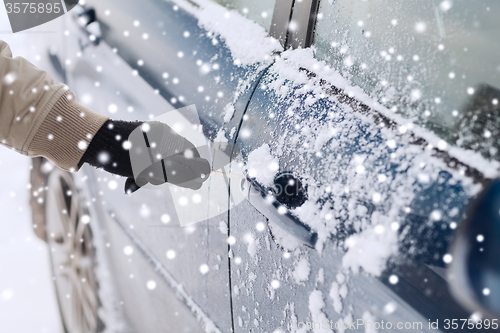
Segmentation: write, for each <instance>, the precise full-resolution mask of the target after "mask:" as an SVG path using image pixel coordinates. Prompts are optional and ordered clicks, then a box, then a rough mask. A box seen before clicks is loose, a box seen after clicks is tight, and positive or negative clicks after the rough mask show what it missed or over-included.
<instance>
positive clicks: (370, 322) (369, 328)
mask: <svg viewBox="0 0 500 333" xmlns="http://www.w3.org/2000/svg"><path fill="white" fill-rule="evenodd" d="M362 318H363V320H364V326H365V333H377V332H378V331H377V330H376V329H375V322H376V320H375V317H374V316H373V315H372V314H371V313H370V312H369V311H365V312H363V317H362Z"/></svg>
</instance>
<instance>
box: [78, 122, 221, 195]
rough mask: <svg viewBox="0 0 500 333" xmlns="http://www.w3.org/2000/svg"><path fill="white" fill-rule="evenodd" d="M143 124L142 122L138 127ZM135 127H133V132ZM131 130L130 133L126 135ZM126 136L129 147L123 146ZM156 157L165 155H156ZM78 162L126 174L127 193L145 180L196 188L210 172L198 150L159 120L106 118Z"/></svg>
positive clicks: (133, 190) (143, 183)
mask: <svg viewBox="0 0 500 333" xmlns="http://www.w3.org/2000/svg"><path fill="white" fill-rule="evenodd" d="M143 124H145V125H144V126H142V125H143ZM139 126H141V128H138V127H139ZM135 129H137V130H136V131H134V130H135ZM144 129H149V131H144ZM132 133H134V134H133V135H132V137H130V135H131V134H132ZM138 134H139V135H138ZM129 137H130V141H131V142H132V147H131V148H130V147H129V146H127V145H126V144H125V145H124V143H126V142H127V140H128V139H129ZM140 141H142V142H140ZM127 143H128V142H127ZM141 147H142V148H143V150H142V152H141V151H139V152H137V148H141ZM129 148H130V150H129ZM131 152H132V159H133V160H134V161H135V162H134V168H135V169H136V177H134V172H133V167H132V163H131V154H130V153H131ZM153 154H154V155H153ZM153 156H154V157H155V160H154V161H153V160H152V157H153ZM160 156H165V158H159V157H160ZM82 163H88V164H90V165H92V166H94V167H97V168H101V169H104V170H106V171H107V172H110V173H113V174H117V175H120V176H123V177H127V181H126V182H125V193H127V194H130V193H132V192H135V191H136V190H138V189H139V188H140V187H142V186H144V185H146V184H147V183H151V184H153V185H160V184H163V183H165V182H169V183H172V184H176V185H178V186H182V187H186V188H191V189H199V188H200V187H201V186H202V183H203V182H204V181H205V180H207V179H208V177H209V175H210V171H211V168H210V164H209V162H208V161H207V160H206V159H204V158H200V154H199V152H198V150H197V149H196V148H195V147H194V145H193V144H192V143H191V142H189V141H188V140H187V139H185V138H183V137H182V136H180V135H178V134H177V133H176V132H175V131H173V130H172V129H171V128H170V127H169V126H167V125H165V124H163V123H160V122H148V123H143V122H140V121H136V122H126V121H119V120H118V121H116V120H108V121H106V122H105V123H104V124H103V126H102V127H101V128H100V129H99V131H98V132H97V133H96V135H95V136H94V138H93V139H92V141H91V142H90V145H89V147H88V148H87V150H86V152H85V154H84V155H83V157H82V159H81V160H80V164H82ZM141 165H142V167H141Z"/></svg>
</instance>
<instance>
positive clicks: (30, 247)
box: [0, 1, 63, 333]
mask: <svg viewBox="0 0 500 333" xmlns="http://www.w3.org/2000/svg"><path fill="white" fill-rule="evenodd" d="M62 20H63V18H62V17H61V18H59V19H56V20H55V21H52V22H49V23H47V24H44V25H41V26H38V27H35V28H32V29H30V30H28V31H26V32H20V33H16V34H13V33H12V32H11V28H10V24H9V20H8V18H7V13H6V11H5V6H4V4H3V1H1V4H0V40H3V41H5V42H7V43H8V44H9V45H10V47H11V49H12V53H13V55H14V56H22V57H24V58H26V59H28V60H29V61H31V62H32V63H33V64H35V65H36V66H37V67H40V68H42V69H44V70H47V69H49V68H51V67H50V66H48V56H47V54H46V52H42V51H41V50H42V47H41V46H42V45H43V43H44V41H47V39H55V38H61V36H62V33H63V29H62ZM30 165H31V160H30V158H28V157H26V156H22V155H20V154H18V153H16V152H13V151H11V150H9V149H7V148H5V147H3V146H2V147H0V173H1V176H0V216H1V218H0V331H1V332H9V333H26V332H30V333H38V332H43V333H62V332H63V329H62V327H61V324H60V319H59V310H58V309H57V300H56V297H55V291H54V287H53V283H52V277H51V273H50V268H49V267H50V265H49V255H48V248H47V244H46V243H44V242H43V241H41V240H40V239H38V238H37V237H36V236H35V234H34V232H33V229H32V222H31V210H30V206H29V168H30Z"/></svg>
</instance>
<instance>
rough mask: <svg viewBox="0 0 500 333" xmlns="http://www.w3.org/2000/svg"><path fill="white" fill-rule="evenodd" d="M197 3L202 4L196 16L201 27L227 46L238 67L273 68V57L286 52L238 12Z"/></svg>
mask: <svg viewBox="0 0 500 333" xmlns="http://www.w3.org/2000/svg"><path fill="white" fill-rule="evenodd" d="M196 2H197V3H198V4H200V9H199V10H198V11H196V14H195V15H196V16H197V17H198V20H199V24H200V25H201V26H202V27H203V28H205V29H206V30H208V31H210V32H212V33H214V35H215V36H219V37H220V38H221V39H222V40H223V41H224V42H225V43H226V45H227V47H228V48H229V50H230V51H231V55H232V57H233V60H234V64H235V65H238V66H249V65H254V64H258V63H263V64H270V63H271V61H272V58H271V57H270V55H271V54H273V53H274V52H277V51H282V50H283V48H282V47H281V44H280V43H279V42H278V40H276V39H274V38H271V37H268V35H267V31H266V30H265V29H264V28H263V27H262V26H260V25H259V24H257V23H255V22H252V21H251V20H249V19H247V18H245V17H243V16H242V15H240V14H239V13H238V12H237V11H234V10H228V9H226V8H224V7H222V6H220V5H217V4H215V3H212V2H211V1H208V0H197V1H196ZM214 38H215V37H214Z"/></svg>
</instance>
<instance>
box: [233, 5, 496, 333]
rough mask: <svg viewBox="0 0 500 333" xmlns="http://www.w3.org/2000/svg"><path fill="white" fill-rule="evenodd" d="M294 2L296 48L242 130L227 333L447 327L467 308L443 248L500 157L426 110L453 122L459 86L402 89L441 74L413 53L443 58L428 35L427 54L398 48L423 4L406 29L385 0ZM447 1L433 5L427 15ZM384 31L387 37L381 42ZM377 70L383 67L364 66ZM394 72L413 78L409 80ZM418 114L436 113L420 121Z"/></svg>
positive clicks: (254, 102) (404, 10) (263, 88)
mask: <svg viewBox="0 0 500 333" xmlns="http://www.w3.org/2000/svg"><path fill="white" fill-rule="evenodd" d="M400 3H401V4H402V3H408V5H415V6H416V5H417V4H416V2H412V1H400ZM302 5H303V6H305V7H304V8H307V10H309V12H307V11H306V12H304V11H300V12H296V11H295V8H294V10H293V13H292V15H291V20H290V22H292V23H291V24H294V27H295V28H294V29H293V30H292V31H293V32H289V34H288V37H287V38H286V40H287V41H288V42H287V45H289V46H291V47H293V46H295V47H300V48H299V49H296V50H288V51H287V52H285V53H283V54H282V55H281V57H278V58H277V59H276V62H275V64H274V65H273V66H271V67H270V68H269V69H268V71H267V72H266V74H265V75H264V76H263V78H262V80H261V82H260V83H259V88H258V89H257V90H256V92H255V93H254V95H253V96H252V99H251V101H250V104H249V106H248V108H247V111H246V113H245V117H244V121H243V123H242V127H241V130H240V132H239V134H238V139H237V145H238V146H239V147H240V149H241V153H242V156H241V162H243V163H245V164H246V166H247V175H248V176H249V178H250V180H249V181H248V182H247V184H245V185H244V186H243V191H244V193H245V195H246V197H247V198H248V200H247V201H244V202H242V203H241V204H240V205H238V206H236V207H235V208H234V209H232V210H231V212H230V222H231V229H230V231H231V235H232V236H233V237H234V238H235V241H234V242H233V244H232V246H231V252H232V258H231V277H232V278H231V282H232V287H233V300H232V303H233V315H234V318H235V331H240V332H248V331H262V330H266V331H273V330H281V331H292V332H296V331H297V332H299V331H300V332H302V331H306V330H308V329H315V331H316V329H317V331H325V332H331V331H334V330H335V331H337V330H340V331H345V330H346V329H350V330H353V331H365V329H367V331H368V330H369V329H371V328H373V329H378V330H383V329H384V328H386V329H396V328H397V329H400V330H401V329H403V328H411V329H413V330H418V331H431V330H434V329H439V330H442V331H444V330H447V329H452V328H451V327H450V325H449V323H450V320H451V319H457V320H460V319H463V318H474V315H472V317H471V313H470V312H468V311H466V310H465V309H464V308H462V306H460V305H459V304H458V303H457V301H456V300H455V299H454V298H453V297H452V296H451V295H450V292H449V290H448V283H449V280H448V279H449V277H448V276H447V267H448V264H449V263H450V261H452V260H453V258H451V256H450V254H449V245H450V243H451V241H452V239H453V233H454V231H455V229H456V228H457V226H458V225H459V224H460V222H461V216H462V214H463V212H464V210H465V207H466V206H467V204H468V202H469V200H470V198H471V197H472V196H473V195H475V193H477V190H478V188H479V187H480V186H478V184H480V183H481V182H484V181H487V179H488V178H489V177H493V176H494V175H495V173H490V172H489V171H488V170H489V168H490V167H491V166H493V165H496V162H490V161H487V160H485V159H484V158H483V157H482V156H481V154H480V153H479V152H481V150H480V149H477V150H476V151H475V152H474V151H470V150H469V151H464V150H460V149H462V148H455V147H457V146H459V145H460V141H458V143H457V142H454V141H452V140H450V139H449V137H450V134H453V130H451V131H450V130H449V129H448V130H446V126H443V125H445V124H444V123H441V124H440V123H439V121H436V119H443V118H447V119H449V117H447V115H446V114H444V113H443V112H442V111H441V109H442V108H445V107H446V108H452V107H455V105H454V103H458V102H459V101H458V100H456V98H455V97H453V96H449V95H453V94H460V91H461V90H460V88H461V87H463V85H464V84H466V83H463V82H462V81H460V82H458V83H457V85H458V88H457V87H456V86H448V88H450V89H449V90H450V91H449V92H447V91H446V90H440V91H442V92H443V93H446V94H447V95H448V96H432V98H429V99H428V101H427V102H429V100H430V101H431V102H432V103H433V104H434V105H431V106H429V104H424V105H425V107H423V106H422V105H418V104H417V103H414V104H412V103H411V98H412V97H411V94H412V93H413V94H414V96H413V98H416V97H417V95H418V96H422V95H423V94H424V88H421V89H419V84H420V85H421V83H422V82H424V81H423V79H422V78H420V79H419V80H420V81H419V82H420V83H419V82H416V83H414V82H413V81H412V80H413V79H414V78H416V77H417V76H419V75H421V76H426V77H425V79H427V80H428V81H427V82H428V85H431V84H436V85H441V86H444V87H447V84H448V83H447V82H445V81H440V80H439V79H437V78H436V77H435V75H437V74H436V73H435V72H433V71H428V70H425V68H424V65H423V64H422V63H421V62H419V60H423V59H427V61H428V62H429V66H433V65H434V64H436V68H437V67H439V66H440V63H441V59H442V58H440V57H444V56H443V55H440V54H437V53H438V52H441V51H442V50H443V47H444V46H439V45H440V44H439V42H436V45H435V46H436V48H435V50H436V51H435V52H434V49H432V51H429V50H430V49H429V48H428V45H415V44H412V45H411V46H410V49H406V48H403V47H402V45H404V44H405V43H408V41H409V40H410V39H408V38H410V37H411V36H410V35H413V34H414V33H416V34H417V36H418V34H420V33H421V32H422V31H420V30H422V29H424V31H425V29H427V31H429V30H430V29H431V28H430V26H429V22H430V19H429V15H431V14H430V13H434V12H435V11H434V8H430V11H424V10H423V9H421V8H420V9H419V10H421V11H422V12H421V14H422V15H424V14H425V15H428V16H427V17H424V16H423V17H424V18H422V22H420V21H419V22H417V23H420V24H418V29H417V26H415V29H416V30H415V31H413V30H411V29H412V28H413V25H411V24H413V23H411V24H410V23H408V22H410V21H408V20H405V19H404V18H407V16H408V15H409V14H410V13H413V12H412V9H411V8H412V7H411V6H403V5H401V6H400V7H397V6H396V8H398V10H399V12H398V11H395V12H390V13H388V12H386V11H385V8H387V6H384V4H383V3H382V1H380V2H379V3H378V4H368V3H366V4H365V3H359V4H358V3H353V2H349V1H335V2H327V1H321V3H319V5H318V3H317V2H316V3H315V2H314V1H303V2H301V6H302ZM443 6H444V5H443ZM367 7H369V8H367ZM311 8H312V9H311ZM427 9H428V8H427ZM448 9H449V8H448V7H446V8H441V7H438V8H437V9H436V11H437V14H435V15H438V18H439V17H442V15H443V12H446V11H447V10H448ZM307 13H309V14H312V15H308V14H307ZM375 14H377V15H375ZM391 15H392V16H394V17H392V16H391ZM405 15H406V16H405ZM450 15H451V14H450ZM389 16H391V17H389ZM311 17H312V18H313V19H312V20H313V21H311ZM454 18H455V19H456V20H457V21H460V20H461V19H463V18H458V16H454ZM384 20H385V21H384ZM373 22H376V23H377V24H379V25H377V24H375V23H373ZM379 22H380V23H379ZM411 22H412V21H411ZM425 22H427V23H425ZM384 24H389V25H391V24H392V26H393V27H395V26H398V24H399V27H401V29H396V28H394V29H392V30H386V25H384ZM455 24H456V25H459V23H455ZM460 24H463V22H461V23H460ZM402 25H404V26H403V27H402ZM422 25H424V26H425V27H427V28H422ZM408 26H409V27H408ZM301 27H302V28H303V29H302V30H301ZM376 29H379V30H376ZM433 29H434V28H433ZM435 29H436V33H437V34H438V35H439V33H440V30H439V29H438V28H435ZM375 31H376V32H377V34H378V35H376V34H375ZM368 32H369V33H368ZM382 33H385V35H381V34H382ZM472 33H473V32H471V34H472ZM486 33H487V34H486V35H483V38H484V41H485V44H483V47H484V48H486V47H487V45H489V43H486V41H487V40H488V36H489V32H487V31H486ZM370 38H371V39H370ZM374 38H377V40H375V41H372V40H373V39H374ZM416 38H419V37H416ZM387 40H389V41H391V43H393V44H394V47H387V48H386V49H383V50H379V49H378V48H379V47H380V45H383V47H385V46H386V44H387V43H386V42H387ZM457 40H458V39H457ZM313 41H314V43H313ZM384 41H386V42H385V44H384V43H383V42H384ZM419 42H421V43H423V44H425V43H429V39H425V38H422V39H419ZM397 43H400V44H397ZM450 43H451V42H450ZM457 43H458V42H457ZM311 45H313V46H314V48H310V46H311ZM396 45H398V46H399V48H398V47H396ZM391 46H392V44H391ZM363 47H365V48H367V49H363ZM453 47H455V45H453ZM456 47H457V48H458V47H459V46H458V45H457V46H456ZM406 50H407V51H408V54H403V53H402V52H404V51H406ZM476 51H477V50H475V52H476ZM483 51H484V49H483ZM426 52H428V53H426ZM373 54H376V55H377V56H378V55H380V57H381V60H380V61H378V60H376V59H375V58H373V57H372V55H373ZM362 55H363V56H364V57H365V58H367V59H366V60H365V59H362ZM415 55H417V56H416V57H415ZM424 57H425V58H424ZM448 57H449V54H448ZM368 59H370V60H368ZM415 59H416V60H415ZM448 60H449V58H447V60H446V61H448ZM369 61H372V63H369ZM391 61H392V62H391ZM467 61H473V57H471V58H470V59H469V60H467ZM443 63H446V62H445V60H443ZM469 63H470V62H469ZM462 65H464V64H462ZM413 66H414V67H413ZM408 68H411V69H412V71H411V72H412V73H408V72H406V71H407V69H408ZM368 69H370V70H371V72H370V71H369V70H368ZM440 70H443V69H442V68H441V69H440ZM448 70H451V69H448ZM374 73H375V74H379V76H378V77H376V78H373V77H372V76H370V75H368V74H372V75H374ZM445 74H446V75H447V77H448V74H449V73H448V72H447V73H445ZM473 77H474V79H476V78H477V76H476V74H474V75H473ZM496 77H497V76H494V77H493V80H496ZM448 79H449V78H448ZM483 79H484V78H483ZM490 80H491V79H490ZM403 81H404V82H412V84H415V87H414V88H413V89H409V90H408V87H407V86H406V84H405V83H404V82H403ZM497 83H498V82H496V83H495V82H488V84H489V85H492V86H497V87H498V84H497ZM398 84H401V85H400V86H399V87H401V86H402V87H403V89H397V88H398V86H397V85H398ZM470 84H471V86H472V83H470ZM356 85H358V86H356ZM391 86H392V89H389V88H391ZM360 87H361V88H362V89H361V88H360ZM425 89H428V87H425ZM434 91H436V90H434ZM464 91H467V89H466V87H465V88H464ZM474 91H478V88H474V89H473V90H469V92H471V95H474ZM488 91H490V92H489V93H488V94H487V96H488V97H487V102H483V103H489V104H491V103H494V102H493V100H494V99H495V95H494V94H493V95H492V92H491V91H494V88H492V89H489V90H488ZM426 92H427V91H426ZM405 93H406V94H409V95H410V96H409V97H407V98H408V99H405V97H404V94H405ZM485 94H486V93H485ZM462 95H463V94H462ZM462 97H463V99H465V101H463V100H462ZM419 98H420V97H419ZM460 98H461V100H460V103H462V104H467V98H465V96H460ZM417 99H418V98H417ZM471 99H472V100H473V101H474V98H471ZM407 101H410V102H409V103H407ZM445 101H446V102H447V103H449V105H448V106H446V105H442V103H444V102H445ZM413 102H416V100H413ZM473 103H475V107H468V110H472V109H473V108H477V107H478V106H479V109H481V108H485V107H484V106H481V102H480V101H479V100H478V99H477V98H476V99H475V102H473ZM431 107H432V108H431ZM457 109H458V106H457ZM462 110H463V112H465V113H466V114H467V108H465V109H462ZM400 111H401V114H403V115H404V116H405V117H401V116H400V115H398V114H397V113H395V112H400ZM440 111H441V112H440ZM410 113H411V116H409V114H410ZM457 113H458V111H457ZM453 114H455V111H453V112H452V116H453ZM429 117H430V118H433V119H434V121H433V122H432V124H431V123H430V122H429V123H427V124H423V121H422V122H419V121H418V120H417V119H427V118H429ZM453 117H454V116H453ZM470 117H471V115H470V114H469V115H468V116H466V119H470ZM453 126H454V125H451V126H450V125H448V127H449V128H450V127H451V128H453ZM462 130H463V131H466V130H467V127H466V125H464V123H462ZM432 132H434V133H438V134H439V135H442V136H441V137H442V138H443V139H440V138H439V137H436V136H435V134H434V133H432ZM445 134H446V135H445ZM468 139H469V140H470V139H471V137H470V136H469V137H468ZM476 139H477V137H476ZM478 141H480V140H477V141H476V146H479V145H481V143H478ZM490 144H491V143H490ZM450 145H451V146H452V147H450ZM469 147H470V144H469ZM456 149H458V150H456ZM483 154H484V153H483ZM485 154H491V152H487V149H486V153H485ZM466 156H468V158H467V157H466ZM478 160H480V161H481V163H475V161H478ZM231 188H234V187H233V186H232V187H231ZM476 315H477V314H476ZM382 322H385V323H386V326H385V327H383V326H381V325H382ZM447 322H448V325H446V323H447ZM367 323H372V325H371V326H367ZM431 323H436V324H435V325H434V324H432V325H431ZM377 325H378V326H377ZM389 325H390V327H389Z"/></svg>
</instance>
